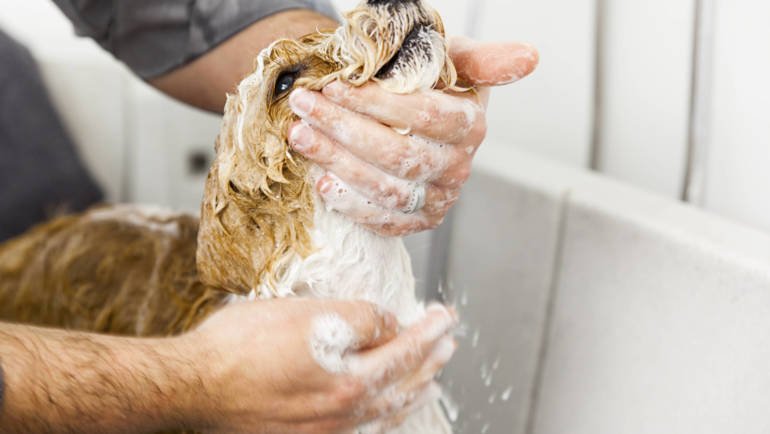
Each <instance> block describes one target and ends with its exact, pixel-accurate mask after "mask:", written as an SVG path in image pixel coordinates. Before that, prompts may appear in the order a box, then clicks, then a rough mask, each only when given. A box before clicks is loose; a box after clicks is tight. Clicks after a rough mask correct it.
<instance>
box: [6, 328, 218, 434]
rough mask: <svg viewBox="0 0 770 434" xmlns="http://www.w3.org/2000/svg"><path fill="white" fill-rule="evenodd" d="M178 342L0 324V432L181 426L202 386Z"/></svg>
mask: <svg viewBox="0 0 770 434" xmlns="http://www.w3.org/2000/svg"><path fill="white" fill-rule="evenodd" d="M178 342H179V340H178V339H134V338H122V337H112V336H103V335H95V334H87V333H79V332H66V331H61V330H52V329H43V328H36V327H28V326H19V325H10V324H2V323H0V366H2V369H3V372H4V380H5V397H4V400H3V406H2V408H0V432H94V433H104V432H138V431H154V430H160V429H166V428H179V427H180V425H187V424H188V423H189V422H190V421H189V420H186V419H188V418H189V417H190V415H192V414H195V411H193V410H192V409H193V407H194V406H193V403H192V402H190V401H189V400H190V399H191V397H193V396H195V395H196V392H195V391H196V390H197V389H199V388H200V387H202V385H201V384H200V383H201V382H200V379H199V377H198V376H197V375H196V373H195V370H194V369H193V368H194V366H192V364H191V363H190V362H189V361H188V360H189V359H188V357H189V355H186V354H184V352H185V351H183V348H185V347H184V346H181V345H177V344H178ZM200 392H203V391H202V390H201V391H200Z"/></svg>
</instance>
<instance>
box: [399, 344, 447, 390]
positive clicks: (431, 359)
mask: <svg viewBox="0 0 770 434" xmlns="http://www.w3.org/2000/svg"><path fill="white" fill-rule="evenodd" d="M455 351H457V340H456V339H455V338H454V336H450V335H447V336H444V337H443V338H441V340H440V341H439V342H438V343H437V344H436V347H435V348H433V352H432V353H431V354H430V356H428V358H427V359H426V360H425V363H423V364H422V366H420V369H419V370H418V371H417V372H415V373H414V374H413V375H412V376H410V377H408V378H406V379H405V380H404V381H402V382H401V383H399V384H398V386H397V390H398V391H399V392H401V393H410V392H412V391H414V390H421V389H423V388H424V387H425V386H427V385H428V384H430V383H431V382H432V381H433V379H434V378H435V377H436V375H438V373H439V371H441V370H442V369H444V367H445V366H446V364H447V363H449V360H451V359H452V356H453V355H454V353H455Z"/></svg>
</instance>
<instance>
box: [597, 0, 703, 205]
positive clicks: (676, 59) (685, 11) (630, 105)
mask: <svg viewBox="0 0 770 434" xmlns="http://www.w3.org/2000/svg"><path fill="white" fill-rule="evenodd" d="M603 5H604V7H603V11H602V16H603V17H602V19H601V28H600V29H601V35H602V39H601V47H602V50H601V53H600V57H599V61H600V62H599V67H600V68H601V71H600V79H601V84H600V86H601V89H600V99H599V105H598V113H597V115H598V117H599V121H600V122H599V123H598V127H599V131H597V134H598V137H597V139H598V143H597V145H598V148H597V149H596V151H597V155H596V160H597V161H596V167H597V168H598V169H599V170H600V171H601V172H602V173H605V174H607V175H610V176H612V177H613V178H617V179H621V180H624V181H628V182H631V183H633V184H635V185H638V186H641V187H644V188H647V189H649V190H652V191H655V192H659V193H661V194H665V195H667V196H669V197H679V196H680V195H681V192H682V188H683V182H684V171H685V166H686V163H685V159H686V157H687V140H688V133H689V130H688V127H689V124H688V122H689V116H690V95H691V90H692V89H691V86H692V63H693V58H692V49H693V36H694V18H695V17H694V11H695V1H694V0H677V1H671V0H647V1H636V0H612V1H604V2H603ZM664 11H665V12H664Z"/></svg>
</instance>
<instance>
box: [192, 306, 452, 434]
mask: <svg viewBox="0 0 770 434" xmlns="http://www.w3.org/2000/svg"><path fill="white" fill-rule="evenodd" d="M319 321H320V322H321V323H326V324H327V325H328V324H329V323H332V324H337V325H340V324H342V326H341V327H338V328H336V329H334V330H336V331H337V334H331V335H330V334H325V333H324V331H326V332H328V331H329V330H331V329H328V328H324V327H321V328H320V329H319V326H318V324H319ZM456 321H457V319H456V315H455V313H454V312H453V311H450V310H447V309H446V308H443V307H440V306H437V307H432V308H429V309H428V313H427V315H426V317H425V319H424V320H423V321H421V322H420V323H418V324H417V325H415V326H413V327H411V328H409V329H407V330H405V331H403V332H402V333H400V334H399V333H398V332H399V330H398V324H397V321H396V319H395V317H394V316H393V315H392V314H390V313H385V312H382V311H381V310H380V309H378V308H377V307H375V306H374V305H371V304H369V303H366V302H358V301H356V302H347V301H326V300H324V301H321V300H305V299H283V300H272V301H260V302H255V303H242V304H236V305H232V306H228V307H226V308H224V309H222V310H221V311H219V312H217V313H215V314H214V315H213V316H212V317H210V318H209V319H207V320H206V321H205V322H204V323H203V324H202V325H201V326H200V327H199V328H198V329H196V330H195V331H193V332H191V333H189V334H187V335H185V336H183V337H182V338H181V339H183V340H184V341H185V346H186V347H187V348H190V349H191V351H193V353H194V354H196V355H197V357H199V359H197V360H199V363H196V366H198V367H199V368H200V371H199V372H198V378H200V390H199V394H200V398H199V399H198V400H197V403H196V404H195V406H194V408H196V410H197V411H194V413H196V416H197V420H195V421H194V423H195V425H193V426H194V427H195V428H196V429H206V430H211V431H218V432H256V433H327V432H328V433H331V432H334V433H337V432H344V431H346V430H352V429H354V428H355V427H356V426H358V425H360V424H362V423H365V422H368V421H373V420H374V421H377V420H380V421H384V422H383V423H384V424H387V423H389V421H398V420H401V419H403V417H404V414H406V413H407V412H409V411H411V410H414V409H415V408H417V407H419V406H421V405H424V404H425V403H427V402H429V400H430V399H431V398H435V397H437V391H436V389H437V387H438V386H437V385H436V384H435V383H434V382H433V379H434V377H435V375H436V373H437V372H438V371H439V370H440V369H441V368H442V367H443V366H444V365H445V364H446V363H447V362H448V361H449V359H450V357H451V356H452V354H453V353H454V351H455V349H456V342H455V341H454V338H453V337H451V336H450V335H448V332H449V331H450V329H451V328H453V327H454V325H455V324H456ZM345 324H347V327H348V328H347V329H346V326H345ZM346 330H347V331H346ZM348 333H349V334H348ZM324 337H326V338H329V339H327V341H329V342H332V341H335V339H331V338H345V339H341V341H340V342H341V343H343V344H345V343H347V344H348V345H343V346H335V345H322V344H323V343H324V342H326V341H325V340H324V339H323V338H324ZM318 339H320V341H319V340H318ZM319 342H320V344H319ZM340 342H338V343H340ZM327 343H328V342H327Z"/></svg>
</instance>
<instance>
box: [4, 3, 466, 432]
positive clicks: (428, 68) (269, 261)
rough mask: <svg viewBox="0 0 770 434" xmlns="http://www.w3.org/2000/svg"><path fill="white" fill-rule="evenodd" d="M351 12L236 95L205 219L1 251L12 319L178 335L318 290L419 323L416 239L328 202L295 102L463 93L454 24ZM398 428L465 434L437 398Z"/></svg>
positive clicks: (76, 228)
mask: <svg viewBox="0 0 770 434" xmlns="http://www.w3.org/2000/svg"><path fill="white" fill-rule="evenodd" d="M344 17H345V22H344V24H343V25H342V26H341V27H339V28H337V29H336V30H332V31H318V32H316V33H313V34H310V35H307V36H305V37H302V38H300V39H298V40H286V39H284V40H278V41H276V42H275V43H273V44H272V45H271V46H269V47H268V48H266V49H265V50H263V51H262V52H261V53H260V54H259V56H258V57H257V60H256V62H255V64H256V66H255V71H254V72H253V73H252V74H251V75H249V76H248V77H246V78H245V79H244V80H243V81H242V82H241V83H240V84H239V86H238V88H237V91H236V93H234V94H233V95H228V100H227V104H226V107H225V114H224V118H223V123H222V130H221V133H220V135H219V137H218V138H217V143H216V158H215V160H214V162H213V164H212V166H211V168H210V171H209V173H208V177H207V179H206V188H205V193H204V197H203V201H202V205H201V215H200V219H199V220H198V219H196V218H195V217H193V216H189V215H184V214H178V213H173V212H168V211H164V210H160V209H153V208H147V207H138V206H130V205H120V206H107V207H99V208H95V209H92V210H89V211H87V212H85V213H83V214H80V215H75V216H66V217H61V218H58V219H55V220H53V221H52V222H49V223H46V224H43V225H41V226H39V227H36V228H34V229H33V230H31V231H30V232H29V233H27V234H25V235H22V236H20V237H18V238H16V239H13V240H11V241H9V242H7V243H6V244H4V245H2V246H0V319H2V320H12V321H21V322H26V323H32V324H39V325H46V326H57V327H66V328H69V329H76V330H87V331H95V332H105V333H114V334H125V335H133V336H164V335H175V334H179V333H182V332H184V331H186V330H190V329H191V328H193V327H195V326H196V325H197V324H199V323H200V322H201V321H202V320H203V319H205V318H206V317H207V316H208V315H209V314H210V313H211V312H213V311H214V310H216V309H217V308H219V307H221V306H222V305H224V304H227V303H235V302H239V301H243V300H250V299H258V298H271V297H288V296H306V297H320V298H337V299H363V300H367V301H370V302H373V303H375V304H377V305H379V306H381V307H382V308H384V309H387V310H389V311H391V312H393V313H395V314H396V316H397V317H398V320H399V322H400V323H401V324H403V325H410V324H413V323H415V322H417V321H418V320H419V319H420V318H421V317H422V316H423V315H424V313H425V309H424V306H423V304H422V303H420V302H418V300H417V299H416V297H415V293H414V278H413V275H412V270H411V265H410V259H409V255H408V253H407V251H406V249H405V247H404V244H403V242H402V240H401V239H400V238H397V237H384V236H380V235H378V234H375V233H374V232H371V231H370V230H369V229H366V228H364V227H362V226H360V225H358V224H355V223H353V222H351V221H350V220H348V219H346V218H345V217H343V216H342V215H340V214H338V213H336V212H334V211H330V210H327V209H326V207H325V206H324V205H323V204H322V203H321V202H320V199H319V198H318V196H317V194H316V193H315V189H314V185H315V182H316V181H317V179H318V178H319V177H320V176H321V175H323V172H322V171H321V170H320V169H319V168H318V167H317V166H315V165H314V164H312V163H311V162H310V161H308V160H306V159H304V158H302V157H301V156H300V155H299V154H296V153H295V152H293V151H292V150H291V148H290V146H289V144H288V141H287V131H288V128H289V126H290V125H291V124H292V123H293V122H294V121H296V120H298V117H297V116H296V115H294V114H293V113H292V111H291V109H290V108H289V103H288V98H289V94H290V93H291V91H292V90H293V89H295V88H297V87H305V88H308V89H311V90H320V89H322V88H323V87H324V86H325V85H327V84H329V83H331V82H332V81H334V80H340V81H342V82H345V83H348V84H350V85H353V86H360V85H363V84H365V83H368V82H371V81H375V82H378V83H379V84H380V85H381V86H383V87H385V88H386V89H388V90H390V91H392V92H397V93H410V92H414V91H419V90H421V89H427V88H431V87H436V86H440V87H443V88H446V89H453V90H464V89H462V88H461V87H459V85H458V83H457V74H456V71H455V68H454V66H453V64H452V62H451V60H450V59H449V57H448V47H447V42H446V39H445V33H444V27H443V24H442V21H441V17H440V16H439V14H438V13H437V12H436V11H435V10H433V9H432V8H430V7H429V6H428V5H427V4H425V3H424V2H423V1H422V0H366V1H363V2H362V3H361V4H360V5H359V6H358V7H357V8H356V9H354V10H353V11H351V12H349V13H347V14H345V16H344ZM335 188H337V190H338V191H339V192H340V194H343V193H345V192H346V189H347V188H348V187H347V186H345V185H344V184H343V183H341V182H340V183H339V184H338V185H337V186H336V187H335ZM396 432H405V433H406V432H410V433H413V432H420V433H447V432H451V428H450V426H449V424H448V422H447V420H446V418H445V416H444V414H443V412H442V410H441V409H440V407H439V404H438V402H436V403H433V404H432V405H428V406H426V407H425V408H423V409H420V410H418V411H416V413H415V414H413V415H412V416H410V417H409V418H407V420H406V421H405V422H404V424H403V425H402V426H401V427H400V428H399V429H398V431H396Z"/></svg>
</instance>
